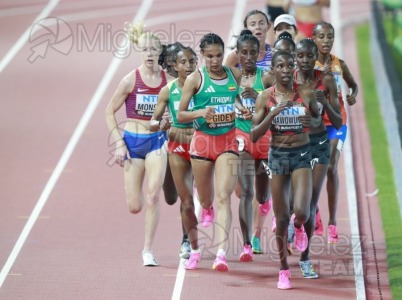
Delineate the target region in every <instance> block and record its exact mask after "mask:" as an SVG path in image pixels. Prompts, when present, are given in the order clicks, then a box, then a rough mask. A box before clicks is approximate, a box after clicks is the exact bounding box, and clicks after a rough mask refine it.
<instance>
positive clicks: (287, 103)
mask: <svg viewBox="0 0 402 300" xmlns="http://www.w3.org/2000/svg"><path fill="white" fill-rule="evenodd" d="M292 106H293V102H292V101H291V100H285V101H281V102H279V104H278V105H277V106H276V107H273V108H272V109H271V111H270V113H271V114H272V116H274V117H276V116H277V115H279V114H280V113H281V112H282V111H283V110H285V109H286V108H289V107H292Z"/></svg>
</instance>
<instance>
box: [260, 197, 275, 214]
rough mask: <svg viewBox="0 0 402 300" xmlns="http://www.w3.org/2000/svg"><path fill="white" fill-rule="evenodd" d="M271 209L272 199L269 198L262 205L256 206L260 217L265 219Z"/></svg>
mask: <svg viewBox="0 0 402 300" xmlns="http://www.w3.org/2000/svg"><path fill="white" fill-rule="evenodd" d="M271 207H272V198H269V200H268V201H267V202H265V203H264V204H258V208H259V210H260V215H261V216H263V217H265V216H266V215H267V214H268V213H269V211H270V210H271Z"/></svg>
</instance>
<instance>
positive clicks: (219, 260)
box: [212, 256, 229, 272]
mask: <svg viewBox="0 0 402 300" xmlns="http://www.w3.org/2000/svg"><path fill="white" fill-rule="evenodd" d="M212 270H217V271H219V272H227V271H228V270H229V268H228V264H227V263H226V257H225V256H217V257H216V259H215V261H214V264H213V265H212Z"/></svg>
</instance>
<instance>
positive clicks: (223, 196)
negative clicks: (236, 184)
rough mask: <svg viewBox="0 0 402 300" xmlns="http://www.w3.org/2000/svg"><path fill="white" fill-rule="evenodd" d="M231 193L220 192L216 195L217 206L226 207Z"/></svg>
mask: <svg viewBox="0 0 402 300" xmlns="http://www.w3.org/2000/svg"><path fill="white" fill-rule="evenodd" d="M231 194H232V193H231V192H230V193H229V192H228V191H221V192H219V193H217V194H216V202H217V204H218V205H227V204H228V203H230V195H231Z"/></svg>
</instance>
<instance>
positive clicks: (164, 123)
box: [159, 117, 172, 131]
mask: <svg viewBox="0 0 402 300" xmlns="http://www.w3.org/2000/svg"><path fill="white" fill-rule="evenodd" d="M170 127H172V123H171V121H170V117H163V118H162V120H161V121H160V123H159V128H160V129H161V130H163V131H166V130H169V128H170Z"/></svg>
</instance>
